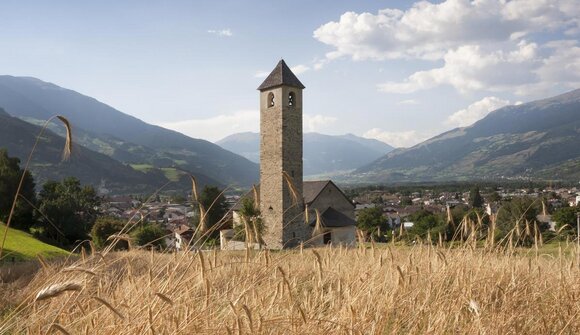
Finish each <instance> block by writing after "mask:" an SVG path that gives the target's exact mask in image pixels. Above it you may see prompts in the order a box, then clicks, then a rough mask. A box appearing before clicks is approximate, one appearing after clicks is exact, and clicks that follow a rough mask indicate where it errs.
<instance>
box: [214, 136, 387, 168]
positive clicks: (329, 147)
mask: <svg viewBox="0 0 580 335" xmlns="http://www.w3.org/2000/svg"><path fill="white" fill-rule="evenodd" d="M216 143H217V144H218V145H220V146H221V147H222V148H224V149H226V150H229V151H232V152H235V153H237V154H239V155H242V156H244V157H246V158H248V159H250V160H252V161H254V162H257V163H258V162H259V161H260V135H259V134H258V133H252V132H246V133H238V134H233V135H230V136H228V137H226V138H224V139H222V140H220V141H218V142H216ZM303 145H304V175H319V174H334V173H337V172H341V171H342V172H344V171H348V170H353V169H356V168H358V167H360V166H362V165H365V164H367V163H370V162H372V161H373V160H375V159H377V158H378V157H381V156H382V155H384V154H385V153H387V152H389V151H391V150H393V147H391V146H390V145H388V144H386V143H383V142H380V141H377V140H373V139H367V138H362V137H358V136H355V135H352V134H347V135H341V136H331V135H323V134H318V133H306V134H304V144H303Z"/></svg>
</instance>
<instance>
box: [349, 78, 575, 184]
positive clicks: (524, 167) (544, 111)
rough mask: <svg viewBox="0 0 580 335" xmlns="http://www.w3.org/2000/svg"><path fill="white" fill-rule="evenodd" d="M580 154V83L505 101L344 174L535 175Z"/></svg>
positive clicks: (433, 177)
mask: <svg viewBox="0 0 580 335" xmlns="http://www.w3.org/2000/svg"><path fill="white" fill-rule="evenodd" d="M577 157H580V89H579V90H573V91H570V92H567V93H564V94H561V95H558V96H555V97H550V98H546V99H541V100H537V101H532V102H528V103H525V104H521V105H515V106H506V107H502V108H500V109H498V110H495V111H493V112H491V113H489V114H488V115H487V116H486V117H484V118H483V119H481V120H479V121H477V122H475V123H474V124H472V125H470V126H467V127H462V128H455V129H452V130H449V131H447V132H444V133H442V134H440V135H437V136H435V137H432V138H430V139H428V140H426V141H424V142H421V143H419V144H417V145H415V146H413V147H411V148H407V149H397V150H394V151H392V152H390V153H388V154H386V155H385V156H383V157H381V158H379V159H377V160H376V161H374V162H372V163H370V164H368V165H366V166H363V167H361V168H359V169H357V170H356V171H355V172H354V173H353V174H352V175H350V176H348V177H346V178H354V179H359V180H370V179H373V178H374V179H378V180H381V181H383V182H384V181H410V180H416V181H437V180H454V179H473V178H532V177H535V176H545V173H544V172H542V170H543V169H549V168H553V167H554V165H557V164H559V163H561V162H567V161H570V160H574V159H575V158H577ZM558 177H559V178H564V179H566V178H568V177H567V176H566V175H564V174H560V175H558Z"/></svg>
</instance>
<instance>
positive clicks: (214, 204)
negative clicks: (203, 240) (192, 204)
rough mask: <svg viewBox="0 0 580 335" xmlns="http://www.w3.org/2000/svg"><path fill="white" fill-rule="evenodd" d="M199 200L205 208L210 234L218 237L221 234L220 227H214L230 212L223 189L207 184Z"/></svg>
mask: <svg viewBox="0 0 580 335" xmlns="http://www.w3.org/2000/svg"><path fill="white" fill-rule="evenodd" d="M199 202H200V203H201V205H202V206H203V208H204V210H205V222H206V224H207V228H208V229H209V231H211V234H210V235H209V236H211V237H216V236H218V235H219V231H218V228H219V227H214V226H215V225H216V224H218V223H220V221H222V220H223V219H224V217H225V215H226V213H227V212H228V204H227V203H226V198H225V197H224V195H223V193H222V191H221V190H220V189H219V188H217V187H215V186H205V187H204V188H203V190H202V192H201V195H200V197H199Z"/></svg>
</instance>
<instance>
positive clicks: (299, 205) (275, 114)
mask: <svg viewBox="0 0 580 335" xmlns="http://www.w3.org/2000/svg"><path fill="white" fill-rule="evenodd" d="M290 92H293V93H294V97H295V98H294V99H295V101H294V105H293V106H288V96H289V94H290ZM270 93H272V94H274V106H269V99H268V97H269V95H270ZM283 171H285V172H286V173H287V174H288V175H289V176H290V177H291V180H292V182H293V185H294V189H295V191H296V194H295V195H293V193H292V192H291V191H290V186H289V184H288V182H287V181H286V180H285V178H284V176H283V173H282V172H283ZM302 171H303V169H302V90H300V89H296V88H292V87H286V86H280V87H276V88H272V89H268V90H265V91H262V92H260V210H261V213H262V218H263V220H264V225H265V232H264V235H263V238H264V242H265V243H266V246H267V247H268V248H271V249H281V248H285V247H293V246H296V245H298V244H300V242H301V241H303V240H304V239H306V238H309V237H310V236H309V234H308V228H305V226H306V225H305V224H304V213H303V211H304V205H303V202H302V173H303V172H302Z"/></svg>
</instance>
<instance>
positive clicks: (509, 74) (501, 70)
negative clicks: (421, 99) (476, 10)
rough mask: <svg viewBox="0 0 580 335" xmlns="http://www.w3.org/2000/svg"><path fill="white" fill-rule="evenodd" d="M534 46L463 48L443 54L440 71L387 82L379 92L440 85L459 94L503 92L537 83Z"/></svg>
mask: <svg viewBox="0 0 580 335" xmlns="http://www.w3.org/2000/svg"><path fill="white" fill-rule="evenodd" d="M537 48H538V47H537V45H536V44H535V43H527V42H525V41H521V42H520V43H519V44H518V45H517V46H516V47H515V48H514V49H512V50H507V51H504V50H497V51H487V50H484V48H482V47H480V46H477V45H466V46H462V47H459V48H457V49H456V50H450V51H448V52H447V53H446V54H445V57H444V61H445V64H444V65H443V66H442V67H440V68H435V69H431V70H427V71H418V72H415V73H413V74H412V75H411V76H409V77H408V78H407V79H406V80H404V81H401V82H387V83H384V84H380V85H378V89H379V90H380V91H383V92H388V93H412V92H416V91H419V90H425V89H430V88H433V87H436V86H440V85H451V86H453V87H454V88H455V89H457V90H458V91H460V92H466V91H473V90H482V89H487V90H490V91H502V90H507V89H508V88H513V87H518V86H523V85H527V84H529V83H532V82H537V81H538V77H537V75H536V74H535V73H534V71H535V70H536V69H537V68H538V67H539V66H541V60H540V59H539V57H538V56H537Z"/></svg>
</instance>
